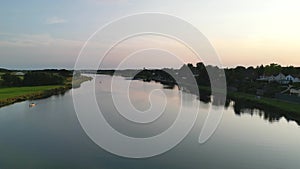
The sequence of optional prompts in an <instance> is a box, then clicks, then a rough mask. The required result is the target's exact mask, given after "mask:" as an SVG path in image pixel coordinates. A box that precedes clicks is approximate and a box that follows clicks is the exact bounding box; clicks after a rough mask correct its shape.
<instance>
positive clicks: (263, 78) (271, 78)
mask: <svg viewBox="0 0 300 169" xmlns="http://www.w3.org/2000/svg"><path fill="white" fill-rule="evenodd" d="M257 80H259V81H268V82H273V81H276V82H278V83H280V84H289V83H291V82H292V83H300V78H298V77H296V78H295V77H293V76H292V75H287V76H285V75H284V74H282V73H279V74H278V75H276V76H273V75H271V76H261V77H260V78H258V79H257Z"/></svg>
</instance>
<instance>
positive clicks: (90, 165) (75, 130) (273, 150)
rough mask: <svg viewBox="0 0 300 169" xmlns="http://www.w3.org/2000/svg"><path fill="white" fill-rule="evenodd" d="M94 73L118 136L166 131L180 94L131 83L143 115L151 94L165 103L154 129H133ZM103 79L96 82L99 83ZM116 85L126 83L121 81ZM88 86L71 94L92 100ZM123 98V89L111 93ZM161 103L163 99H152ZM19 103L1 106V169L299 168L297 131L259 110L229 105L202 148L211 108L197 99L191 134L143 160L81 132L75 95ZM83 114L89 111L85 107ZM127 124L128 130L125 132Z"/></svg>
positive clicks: (189, 99)
mask: <svg viewBox="0 0 300 169" xmlns="http://www.w3.org/2000/svg"><path fill="white" fill-rule="evenodd" d="M110 79H111V77H110V76H100V75H99V76H97V78H96V79H95V80H96V95H97V99H98V104H99V105H100V107H101V110H103V111H104V112H103V113H104V115H105V117H106V118H107V120H108V121H109V122H110V124H111V125H112V126H113V127H114V128H115V129H116V130H118V131H119V132H122V133H124V134H127V135H131V136H135V137H149V136H152V135H156V134H158V133H160V132H162V131H164V130H165V129H166V128H168V126H170V125H171V124H172V122H173V120H174V119H175V118H176V113H177V111H176V109H177V108H178V105H179V102H180V92H179V91H178V89H176V88H175V89H164V88H163V86H162V85H160V84H158V83H144V82H141V81H133V82H132V84H131V86H130V98H131V102H132V104H133V105H134V106H135V107H136V108H137V109H140V110H146V109H147V108H149V105H150V104H149V102H148V94H149V93H150V92H151V91H152V90H153V89H162V90H163V91H164V93H165V96H166V97H167V98H168V103H167V104H166V109H165V113H164V115H163V116H162V117H161V118H160V119H159V120H157V121H155V122H154V123H151V124H147V125H142V126H139V127H137V125H138V124H132V123H128V122H127V121H126V120H125V119H124V118H122V117H120V115H118V114H117V113H116V110H115V108H114V107H113V106H112V103H110V101H108V100H106V99H105V96H106V95H109V93H108V90H107V87H108V86H107V83H106V82H107V81H110ZM99 81H101V83H99ZM117 81H118V84H119V85H122V84H125V83H128V81H127V80H125V79H123V78H121V77H119V78H117ZM92 83H94V81H91V82H86V83H84V84H83V85H82V87H81V88H79V89H74V93H73V94H74V95H77V96H79V97H80V98H81V99H82V102H84V100H85V98H86V97H90V94H91V93H90V90H89V89H90V87H91V86H92ZM114 92H117V94H119V95H120V97H124V96H126V95H125V94H126V93H125V92H123V91H121V90H120V91H118V90H117V91H114ZM152 94H153V95H154V97H156V98H157V99H154V100H156V102H157V103H153V104H160V103H161V100H160V98H159V97H162V96H161V95H156V94H155V93H152ZM182 95H183V101H182V102H183V103H184V104H183V105H184V106H185V107H186V108H188V109H190V110H193V109H195V107H194V104H193V103H195V102H199V101H198V99H197V97H196V96H194V95H191V94H188V93H183V94H182ZM35 103H36V104H37V106H36V107H33V108H29V107H28V104H29V102H22V103H17V104H14V105H11V106H7V107H4V108H1V109H0V169H18V168H20V169H21V168H22V169H24V168H29V169H31V168H32V169H36V168H43V169H46V168H51V169H52V168H85V169H135V168H136V169H140V168H146V169H154V168H155V169H159V168H162V169H166V168H170V169H194V168H195V169H196V168H197V169H199V168H203V169H220V168H224V169H225V168H226V169H299V168H300V160H299V156H300V127H299V126H298V125H297V124H296V123H295V122H292V121H290V122H288V121H286V120H285V119H284V118H281V119H279V120H277V121H273V122H270V121H269V120H267V119H265V118H263V112H261V111H259V110H244V112H241V113H240V115H237V114H236V113H235V112H234V109H233V106H229V107H228V108H226V110H225V113H224V116H223V119H222V121H221V124H220V125H219V127H218V129H217V130H216V132H215V134H214V135H213V136H212V137H211V138H210V139H209V140H208V142H206V143H205V144H199V143H198V142H197V141H198V137H199V133H200V131H201V128H202V125H203V123H204V120H205V118H206V116H207V110H208V108H209V107H210V106H211V105H210V103H203V102H200V112H199V115H198V119H197V121H196V124H195V126H194V128H193V129H192V131H191V132H190V133H189V134H188V136H187V137H186V138H185V139H184V140H183V141H182V142H181V143H180V144H179V145H177V146H176V147H175V148H173V149H172V150H170V151H168V152H166V153H164V154H162V155H159V156H155V157H152V158H147V159H127V158H122V157H118V156H115V155H112V154H110V153H108V152H106V151H104V150H103V149H101V148H100V147H98V146H97V145H95V144H94V143H93V142H92V141H91V140H90V139H89V138H88V136H87V135H86V134H85V132H84V131H83V129H82V128H81V126H80V124H79V122H78V119H77V116H76V113H75V111H74V107H73V100H72V92H67V93H66V94H65V95H63V96H53V97H51V98H47V99H42V100H37V101H35ZM87 111H88V108H87ZM124 126H126V127H124Z"/></svg>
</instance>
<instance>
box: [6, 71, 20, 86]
mask: <svg viewBox="0 0 300 169" xmlns="http://www.w3.org/2000/svg"><path fill="white" fill-rule="evenodd" d="M2 80H3V82H2V84H3V85H4V86H9V87H12V86H21V85H22V80H21V79H20V78H19V77H18V76H15V75H12V74H10V73H5V74H4V75H3V76H2Z"/></svg>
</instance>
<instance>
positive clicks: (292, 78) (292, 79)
mask: <svg viewBox="0 0 300 169" xmlns="http://www.w3.org/2000/svg"><path fill="white" fill-rule="evenodd" d="M285 80H286V81H289V82H291V81H292V82H294V81H295V78H294V77H293V76H292V75H287V76H286V77H285Z"/></svg>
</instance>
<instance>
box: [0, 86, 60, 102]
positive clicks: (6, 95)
mask: <svg viewBox="0 0 300 169" xmlns="http://www.w3.org/2000/svg"><path fill="white" fill-rule="evenodd" d="M60 87H63V86H33V87H9V88H0V100H6V99H10V98H15V97H20V96H28V95H32V94H37V93H41V92H44V91H47V90H52V89H57V88H60Z"/></svg>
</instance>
